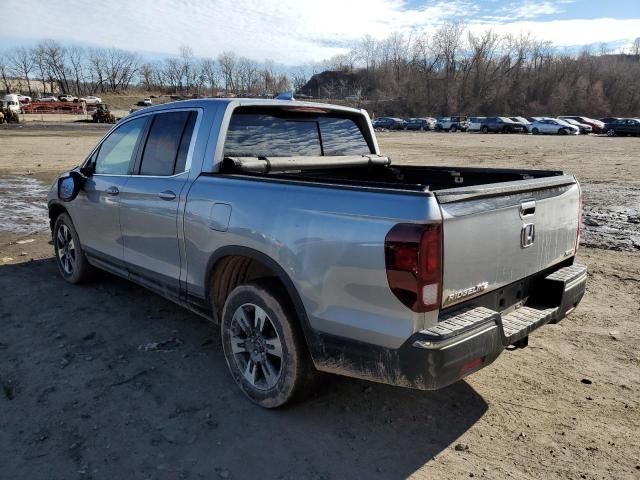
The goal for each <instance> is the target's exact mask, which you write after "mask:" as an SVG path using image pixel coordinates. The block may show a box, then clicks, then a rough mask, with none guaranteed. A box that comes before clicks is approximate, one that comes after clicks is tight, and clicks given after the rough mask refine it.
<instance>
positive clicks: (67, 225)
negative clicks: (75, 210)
mask: <svg viewBox="0 0 640 480" xmlns="http://www.w3.org/2000/svg"><path fill="white" fill-rule="evenodd" d="M53 248H54V251H55V254H56V263H57V265H58V271H59V272H60V275H62V278H64V279H65V280H66V281H67V282H69V283H83V282H86V281H87V280H89V279H90V278H91V276H92V274H93V272H94V269H93V267H92V266H91V265H90V264H89V262H88V261H87V258H86V257H85V255H84V252H83V251H82V246H81V245H80V239H79V238H78V233H77V232H76V229H75V227H74V226H73V222H72V221H71V218H70V217H69V215H67V214H66V213H63V214H61V215H60V216H59V217H58V218H57V219H56V223H55V225H54V227H53Z"/></svg>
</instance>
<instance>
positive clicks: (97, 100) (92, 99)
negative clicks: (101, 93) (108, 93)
mask: <svg viewBox="0 0 640 480" xmlns="http://www.w3.org/2000/svg"><path fill="white" fill-rule="evenodd" d="M80 101H81V102H84V103H86V104H87V105H97V104H98V103H102V99H101V98H100V97H94V96H93V95H89V96H88V97H82V98H81V99H80Z"/></svg>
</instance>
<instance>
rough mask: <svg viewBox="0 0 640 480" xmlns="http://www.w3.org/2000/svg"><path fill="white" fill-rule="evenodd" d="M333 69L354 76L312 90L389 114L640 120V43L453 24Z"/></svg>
mask: <svg viewBox="0 0 640 480" xmlns="http://www.w3.org/2000/svg"><path fill="white" fill-rule="evenodd" d="M324 65H325V66H326V68H327V69H328V70H331V71H341V72H343V73H344V74H345V75H343V77H341V78H340V77H338V78H337V79H336V78H335V77H333V78H332V79H330V80H329V81H326V82H315V85H314V86H315V87H316V88H315V90H316V91H315V92H310V93H312V94H315V95H319V96H328V97H331V96H332V94H334V92H336V91H338V92H343V94H345V93H344V92H347V93H346V94H347V95H349V96H350V97H351V98H363V99H366V100H367V101H366V103H364V105H366V106H367V108H369V110H370V111H371V110H373V111H375V112H376V113H379V114H387V115H388V114H397V115H426V114H433V115H452V114H471V115H473V114H475V115H509V114H510V115H559V114H576V115H593V116H605V115H609V114H615V115H619V116H638V115H640V38H637V39H636V40H635V41H634V42H633V43H632V44H631V45H630V46H627V47H626V48H625V49H623V50H622V52H618V53H613V52H611V51H609V50H608V49H607V47H606V45H602V46H601V47H600V48H599V49H597V51H593V49H590V48H584V49H583V50H582V51H579V52H576V51H567V50H564V51H563V50H560V49H558V48H556V47H554V46H553V44H552V43H551V42H547V41H542V40H539V39H537V38H535V37H533V36H532V35H528V34H521V35H498V34H497V33H495V32H493V31H491V30H487V31H485V32H482V33H474V32H472V31H471V30H469V29H468V28H466V27H465V26H464V25H460V24H445V25H442V26H441V27H439V28H438V29H437V30H436V31H434V32H433V33H427V32H412V33H409V34H407V33H394V34H391V35H390V36H388V37H387V38H385V39H383V40H376V39H374V38H372V37H371V36H367V37H365V38H364V39H362V41H360V42H359V43H358V45H356V46H355V48H353V49H352V50H351V51H349V52H348V53H346V54H344V55H338V56H336V57H333V58H331V59H329V60H328V61H326V62H324ZM345 87H346V88H345ZM574 112H575V113H574Z"/></svg>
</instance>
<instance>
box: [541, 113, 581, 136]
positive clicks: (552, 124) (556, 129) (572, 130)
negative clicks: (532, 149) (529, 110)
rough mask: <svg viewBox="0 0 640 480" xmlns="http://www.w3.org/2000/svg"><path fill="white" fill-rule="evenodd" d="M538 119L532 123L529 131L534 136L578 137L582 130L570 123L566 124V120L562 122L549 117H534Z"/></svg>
mask: <svg viewBox="0 0 640 480" xmlns="http://www.w3.org/2000/svg"><path fill="white" fill-rule="evenodd" d="M533 118H537V120H534V121H533V122H531V126H530V127H529V129H530V130H529V131H530V132H531V133H533V134H534V135H538V134H539V133H555V134H558V135H570V134H571V135H578V134H579V133H580V129H579V128H578V127H576V126H575V125H571V124H570V123H567V122H565V121H564V120H560V119H559V118H549V117H533Z"/></svg>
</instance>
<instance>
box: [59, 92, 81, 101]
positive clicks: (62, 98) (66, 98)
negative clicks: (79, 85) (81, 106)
mask: <svg viewBox="0 0 640 480" xmlns="http://www.w3.org/2000/svg"><path fill="white" fill-rule="evenodd" d="M58 99H60V101H61V102H73V101H74V100H77V99H78V97H74V96H73V95H69V94H68V93H64V94H62V95H60V96H59V97H58Z"/></svg>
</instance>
